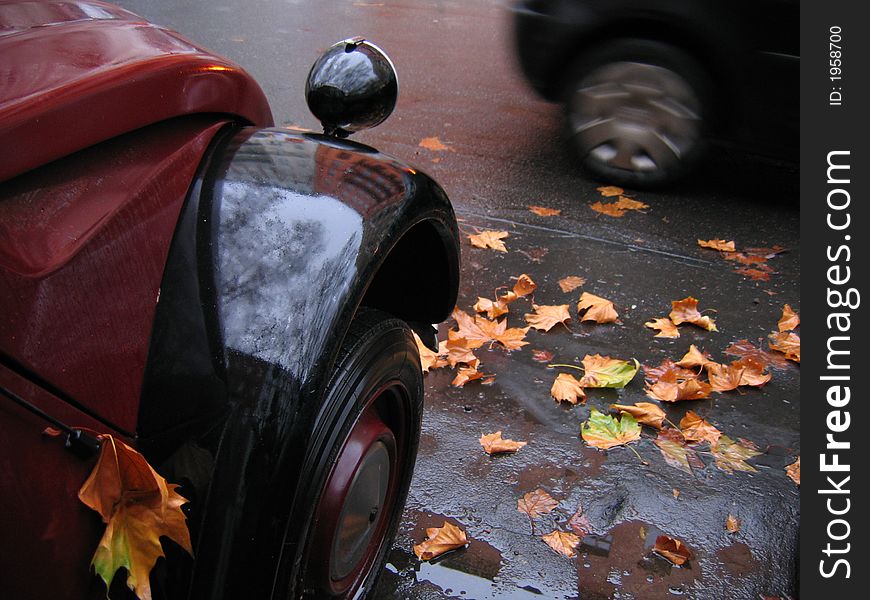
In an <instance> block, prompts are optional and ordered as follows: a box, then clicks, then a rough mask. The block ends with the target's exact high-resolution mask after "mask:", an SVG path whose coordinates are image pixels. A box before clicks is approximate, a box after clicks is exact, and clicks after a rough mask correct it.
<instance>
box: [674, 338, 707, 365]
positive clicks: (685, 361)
mask: <svg viewBox="0 0 870 600" xmlns="http://www.w3.org/2000/svg"><path fill="white" fill-rule="evenodd" d="M710 363H713V364H715V361H713V360H712V359H711V358H710V355H709V354H707V353H706V352H702V351H701V350H698V348H697V346H695V344H692V345H691V346H689V351H688V352H686V354H685V355H683V358H681V359H680V360H679V361H677V364H678V365H679V366H681V367H686V368H687V369H691V368H693V367H702V368H703V367H705V366H707V365H708V364H710Z"/></svg>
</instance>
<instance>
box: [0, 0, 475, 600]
mask: <svg viewBox="0 0 870 600" xmlns="http://www.w3.org/2000/svg"><path fill="white" fill-rule="evenodd" d="M396 91H397V86H396V78H395V73H394V71H393V69H392V65H391V64H390V62H389V59H387V58H386V57H385V55H383V54H382V53H381V52H380V51H379V49H378V48H377V47H375V46H373V45H372V44H370V43H368V42H366V41H364V40H361V39H352V40H346V41H344V42H340V43H339V44H337V45H336V46H334V47H333V48H331V49H330V50H329V51H328V52H327V53H326V54H325V55H324V56H323V57H321V59H320V60H319V61H318V62H317V63H316V64H315V66H314V67H313V68H312V72H311V75H310V76H309V80H308V87H307V93H308V99H309V104H310V106H311V107H312V109H313V111H314V112H315V114H316V115H317V116H318V117H319V118H320V119H321V120H322V121H323V123H324V127H325V130H326V133H325V134H323V135H316V134H294V133H291V132H288V131H285V130H281V129H276V128H272V127H271V126H272V117H271V112H270V109H269V106H268V104H267V102H266V99H265V97H264V95H263V93H262V91H261V90H260V88H259V86H258V85H257V84H256V82H254V81H253V80H252V79H251V77H250V76H249V75H248V74H247V73H245V72H244V71H243V70H242V69H240V68H239V67H238V66H236V65H234V64H232V63H230V62H228V61H227V60H225V59H222V58H220V57H217V56H215V55H213V54H211V53H210V52H208V51H207V50H204V49H202V48H201V47H199V46H196V45H195V44H193V43H191V42H189V41H188V40H186V39H184V38H182V37H181V36H179V35H178V34H176V33H174V32H172V31H169V30H167V29H164V28H161V27H158V26H156V25H153V24H151V23H148V22H147V21H145V20H143V19H142V18H140V17H138V16H136V15H134V14H132V13H129V12H127V11H125V10H123V9H120V8H118V7H115V6H112V5H109V4H104V3H101V2H95V1H90V0H89V1H86V2H85V1H81V2H80V1H75V0H74V1H63V2H60V1H58V2H54V1H50V2H25V1H21V2H18V1H12V2H9V1H8V0H0V461H2V464H0V485H2V494H0V557H2V558H0V588H2V589H3V596H4V597H8V598H15V599H26V598H38V599H43V598H71V599H82V598H104V597H105V594H106V589H105V586H104V584H103V583H102V582H101V581H100V580H99V579H98V578H97V577H96V576H95V575H94V574H93V572H92V570H91V569H90V561H91V557H92V556H93V554H94V551H95V549H96V547H97V543H98V541H99V540H100V537H101V536H102V534H103V530H104V529H105V525H104V523H103V522H102V521H101V519H100V516H99V515H98V514H97V513H96V512H94V511H92V510H90V509H89V508H87V507H86V506H85V505H84V504H82V503H81V502H80V501H79V499H78V497H77V494H78V490H79V488H80V487H81V486H82V484H83V482H84V481H85V479H86V478H87V477H88V474H89V472H90V471H91V469H92V468H93V466H94V463H95V461H96V450H97V449H98V446H99V440H98V439H97V437H96V434H111V435H113V436H114V437H116V438H118V439H120V440H122V441H125V442H126V443H127V444H129V445H131V446H134V447H135V448H136V449H138V450H139V451H140V452H141V453H142V454H144V456H145V457H146V458H147V459H148V461H149V463H150V464H151V465H153V466H154V468H155V469H156V470H157V471H158V472H159V473H160V474H161V475H162V476H163V477H165V478H166V479H167V480H168V481H169V482H172V483H177V484H180V487H179V489H178V492H179V493H180V494H181V495H183V496H184V497H185V498H187V499H188V500H189V503H188V504H186V505H185V506H184V508H183V510H184V511H185V513H186V515H187V523H188V526H189V530H190V534H191V540H192V545H193V557H191V556H189V555H188V554H187V553H186V552H184V551H183V550H181V548H180V547H178V546H177V545H175V544H174V542H171V541H168V540H167V539H164V540H163V548H164V550H165V552H166V557H165V558H161V559H160V560H158V562H157V565H156V567H155V568H154V570H153V571H152V572H151V578H150V582H151V590H152V594H153V597H154V598H186V597H190V598H239V597H244V598H298V597H304V596H312V597H318V598H323V597H337V598H351V597H364V596H365V595H366V594H367V593H368V592H369V591H370V590H371V589H372V587H373V585H374V581H375V580H376V578H377V575H378V574H379V572H380V571H381V570H382V566H383V562H384V557H385V555H386V552H387V550H388V549H389V545H390V541H391V538H392V536H393V535H394V533H395V530H396V527H397V525H398V519H399V517H400V515H401V512H402V506H403V504H404V499H405V496H406V494H407V490H408V486H409V483H410V477H411V472H412V469H413V465H414V459H415V455H416V449H417V442H418V439H419V430H420V418H421V411H422V394H423V386H422V375H421V372H420V363H419V356H418V351H417V345H416V343H415V340H414V338H413V336H412V331H416V332H418V333H419V335H420V337H421V338H422V339H423V340H424V341H425V342H426V343H428V344H430V345H431V344H433V343H434V333H433V329H432V327H431V325H429V324H431V323H437V322H439V321H441V320H443V319H444V318H446V317H447V316H448V314H449V312H450V310H451V309H452V307H453V306H454V304H455V300H456V294H457V288H458V260H459V250H458V241H457V240H458V236H457V229H456V221H455V218H454V215H453V210H452V208H451V205H450V202H449V200H448V198H447V196H446V195H445V194H444V192H443V191H442V190H441V188H439V187H438V185H437V184H436V183H435V182H434V181H433V180H431V179H430V178H429V177H427V176H425V175H424V174H422V173H419V172H417V171H416V170H415V169H413V168H411V167H410V166H408V165H406V164H404V163H402V162H401V161H398V160H396V159H394V158H391V157H389V156H385V155H382V154H380V153H378V152H377V151H376V150H374V149H372V148H370V147H367V146H363V145H361V144H356V143H353V142H350V141H347V140H345V139H344V137H345V136H346V135H347V134H348V133H350V132H353V131H355V130H357V129H360V128H362V127H366V126H372V125H375V124H377V123H379V122H380V121H382V120H383V119H384V118H386V116H387V115H388V114H389V112H390V111H391V110H392V107H393V105H394V104H395V94H396ZM48 426H51V427H53V428H55V429H58V430H61V431H62V432H63V435H61V436H51V435H46V434H45V433H44V431H45V430H46V427H48ZM125 575H126V574H125V572H124V570H123V569H122V570H121V571H120V572H119V574H118V576H117V577H115V579H114V581H113V582H112V585H111V586H110V590H109V593H110V595H111V597H112V598H121V597H124V596H125V595H126V594H127V593H128V592H127V591H126V585H125Z"/></svg>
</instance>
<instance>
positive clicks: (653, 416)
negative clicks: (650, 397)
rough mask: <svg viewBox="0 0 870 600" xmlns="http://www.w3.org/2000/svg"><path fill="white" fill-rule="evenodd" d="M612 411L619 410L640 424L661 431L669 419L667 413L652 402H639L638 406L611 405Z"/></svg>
mask: <svg viewBox="0 0 870 600" xmlns="http://www.w3.org/2000/svg"><path fill="white" fill-rule="evenodd" d="M610 410H618V411H619V412H624V413H628V414H630V415H631V416H632V417H634V418H635V419H636V420H637V422H638V423H641V424H643V425H649V426H650V427H655V428H656V429H661V428H662V426H663V425H664V421H665V419H666V418H667V415H666V414H665V411H663V410H662V409H661V408H659V406H658V405H656V404H653V403H652V402H638V403H636V404H611V405H610Z"/></svg>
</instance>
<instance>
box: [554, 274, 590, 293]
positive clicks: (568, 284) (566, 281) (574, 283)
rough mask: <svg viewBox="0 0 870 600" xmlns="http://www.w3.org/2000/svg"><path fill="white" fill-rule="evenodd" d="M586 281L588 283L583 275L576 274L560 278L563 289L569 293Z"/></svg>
mask: <svg viewBox="0 0 870 600" xmlns="http://www.w3.org/2000/svg"><path fill="white" fill-rule="evenodd" d="M584 283H586V280H585V279H583V278H582V277H577V276H576V275H569V276H568V277H563V278H562V279H560V280H559V287H560V288H562V291H563V292H565V293H566V294H567V293H568V292H573V291H574V290H576V289H577V288H578V287H580V286H581V285H583V284H584Z"/></svg>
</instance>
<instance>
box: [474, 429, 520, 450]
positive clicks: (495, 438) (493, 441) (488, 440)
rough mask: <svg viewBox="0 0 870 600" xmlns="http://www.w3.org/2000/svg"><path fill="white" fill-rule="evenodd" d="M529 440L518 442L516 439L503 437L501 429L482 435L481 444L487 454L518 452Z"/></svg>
mask: <svg viewBox="0 0 870 600" xmlns="http://www.w3.org/2000/svg"><path fill="white" fill-rule="evenodd" d="M526 444H528V442H517V441H514V440H506V439H502V437H501V431H496V432H495V433H488V434H484V435H482V436H480V445H481V446H483V450H484V452H486V453H487V454H500V453H503V452H516V451H517V450H519V449H520V448H522V447H523V446H525V445H526Z"/></svg>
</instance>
